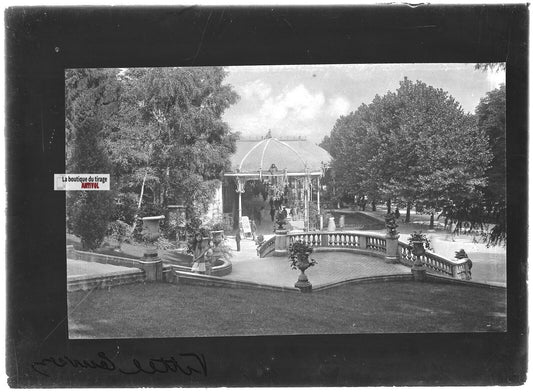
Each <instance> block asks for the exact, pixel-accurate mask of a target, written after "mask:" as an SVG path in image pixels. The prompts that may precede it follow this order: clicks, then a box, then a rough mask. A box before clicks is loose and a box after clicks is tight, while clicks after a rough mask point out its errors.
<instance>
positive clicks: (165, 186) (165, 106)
mask: <svg viewBox="0 0 533 392" xmlns="http://www.w3.org/2000/svg"><path fill="white" fill-rule="evenodd" d="M225 76H226V72H225V71H224V70H223V69H222V68H221V67H198V68H136V69H128V70H127V71H126V72H124V74H123V75H121V77H120V82H121V84H122V95H121V105H120V109H119V114H118V121H117V122H116V123H115V124H114V125H113V126H112V127H110V128H109V129H108V131H107V134H106V143H107V149H108V151H109V154H110V159H111V161H112V163H113V166H114V174H115V176H116V177H117V178H118V182H119V184H120V188H121V190H122V191H123V192H132V191H137V193H139V192H140V189H141V187H143V186H144V187H145V188H146V189H145V193H144V194H145V198H146V199H147V201H148V203H150V204H153V205H155V206H159V207H162V206H164V205H166V204H170V203H174V202H176V201H177V200H181V201H182V202H184V203H185V204H186V205H187V206H188V209H189V213H192V214H193V215H199V214H201V213H202V212H203V211H205V209H206V208H207V206H208V204H209V202H210V201H211V199H212V195H213V193H214V191H215V189H216V187H217V186H218V184H219V181H220V179H221V176H222V173H223V172H224V170H226V169H227V168H228V166H229V157H230V155H231V154H232V153H233V152H234V151H235V140H236V137H235V135H234V134H233V133H231V132H230V129H229V128H228V126H227V125H226V124H225V123H224V122H223V121H222V119H221V117H222V114H223V112H224V110H225V109H227V108H228V107H229V106H230V105H231V104H233V103H235V102H236V100H237V98H238V96H237V94H236V93H235V92H234V91H233V89H232V88H231V87H230V86H228V85H224V84H223V81H224V78H225ZM143 184H144V185H143Z"/></svg>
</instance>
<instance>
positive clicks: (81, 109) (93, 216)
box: [65, 69, 118, 250]
mask: <svg viewBox="0 0 533 392" xmlns="http://www.w3.org/2000/svg"><path fill="white" fill-rule="evenodd" d="M115 75H116V71H113V70H105V69H90V70H89V69H69V70H67V71H66V73H65V81H66V88H65V103H66V105H65V113H66V116H65V117H66V124H65V127H66V168H67V172H68V173H79V174H95V173H102V174H106V173H109V172H110V167H109V161H108V159H107V153H106V151H105V149H104V146H103V143H102V133H103V129H104V127H105V124H106V123H107V122H108V117H109V116H110V114H111V113H112V112H113V110H112V107H113V106H114V105H115V104H116V103H117V101H118V94H117V90H116V87H117V85H116V84H114V83H113V80H115ZM112 210H113V192H112V191H100V192H98V191H69V192H67V222H68V225H69V227H70V229H71V230H72V231H73V233H74V234H75V235H77V236H79V237H80V238H81V244H82V247H83V249H86V250H93V249H96V248H97V247H98V246H100V244H101V243H102V240H103V238H104V236H105V233H106V230H107V225H108V223H109V220H110V215H111V213H112Z"/></svg>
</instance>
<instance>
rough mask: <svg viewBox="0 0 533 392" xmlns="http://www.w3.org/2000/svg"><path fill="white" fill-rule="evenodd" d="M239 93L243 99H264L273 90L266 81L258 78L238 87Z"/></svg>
mask: <svg viewBox="0 0 533 392" xmlns="http://www.w3.org/2000/svg"><path fill="white" fill-rule="evenodd" d="M237 92H238V94H239V95H240V96H241V98H242V99H259V100H261V101H264V100H265V99H267V98H268V96H269V95H270V93H271V92H272V87H270V85H268V84H266V83H265V82H263V81H261V80H259V79H256V80H254V81H253V82H249V83H246V84H245V85H244V86H242V88H239V89H238V91H237Z"/></svg>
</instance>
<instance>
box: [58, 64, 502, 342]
mask: <svg viewBox="0 0 533 392" xmlns="http://www.w3.org/2000/svg"><path fill="white" fill-rule="evenodd" d="M65 102H66V104H65V106H66V123H65V126H66V169H67V175H68V177H69V178H71V177H72V174H70V173H104V174H110V190H109V191H107V190H102V191H96V189H90V190H83V189H80V190H67V203H66V204H67V210H66V222H67V227H66V229H67V230H66V232H67V239H66V240H67V290H68V304H69V320H68V322H69V338H72V339H95V338H155V337H198V336H228V335H283V334H349V333H356V334H361V333H418V332H425V333H433V332H491V331H498V332H505V331H506V269H505V267H506V253H505V249H506V248H505V246H506V213H505V212H506V200H505V191H506V189H505V138H506V129H505V110H506V99H505V63H487V64H387V65H382V64H342V65H277V66H241V67H239V66H237V67H215V66H213V67H165V68H123V69H88V68H85V69H68V70H66V72H65ZM170 308H172V309H173V311H172V313H169V312H168V309H170ZM304 309H305V311H303V312H302V310H304ZM375 309H381V311H380V312H379V313H378V314H376V313H375V311H374V310H375Z"/></svg>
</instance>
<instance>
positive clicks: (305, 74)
mask: <svg viewBox="0 0 533 392" xmlns="http://www.w3.org/2000/svg"><path fill="white" fill-rule="evenodd" d="M474 65H475V64H342V65H282V66H239V67H226V70H227V71H228V76H227V77H226V79H225V83H227V84H230V85H232V86H233V88H234V89H235V90H236V91H237V93H238V94H239V96H240V100H239V101H238V102H237V103H236V104H234V105H233V106H231V107H230V108H229V109H227V110H226V112H225V113H224V116H223V119H224V121H226V122H227V123H228V124H229V125H230V127H231V128H232V131H234V132H240V133H241V137H257V136H264V135H266V133H267V132H268V130H269V129H270V130H271V132H272V136H273V137H280V136H283V137H287V136H304V137H306V138H307V139H308V140H311V141H313V142H315V143H319V142H320V141H321V140H322V139H323V137H324V136H325V135H329V133H330V132H331V130H332V128H333V126H334V125H335V122H336V120H337V119H338V118H339V117H340V116H342V115H346V114H349V113H350V112H352V111H354V110H356V109H357V108H358V107H359V106H360V105H361V104H362V103H365V104H369V103H370V102H371V101H372V100H373V99H374V97H375V96H376V95H383V94H385V93H387V91H395V90H396V89H398V87H399V85H400V81H401V80H403V78H404V77H407V78H409V79H411V80H413V81H415V80H420V81H422V82H424V83H426V84H428V85H431V86H433V87H436V88H442V89H443V90H444V91H447V92H448V93H449V94H451V95H452V96H453V97H454V98H455V99H456V100H457V101H458V102H459V103H460V104H461V106H462V108H463V109H464V111H465V112H470V113H474V111H475V108H476V106H477V105H478V104H479V100H480V99H481V98H482V97H484V96H485V94H486V93H487V92H488V91H491V90H493V89H495V88H497V87H498V86H499V84H500V83H505V71H500V72H493V71H487V72H482V71H481V70H476V69H474Z"/></svg>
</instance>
